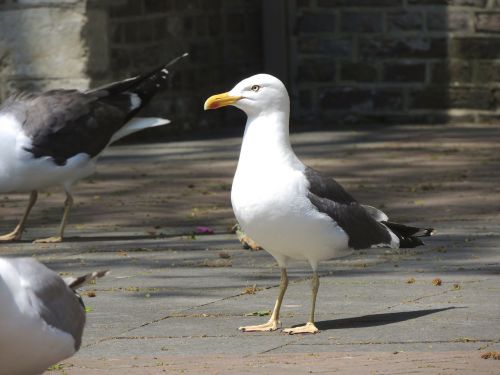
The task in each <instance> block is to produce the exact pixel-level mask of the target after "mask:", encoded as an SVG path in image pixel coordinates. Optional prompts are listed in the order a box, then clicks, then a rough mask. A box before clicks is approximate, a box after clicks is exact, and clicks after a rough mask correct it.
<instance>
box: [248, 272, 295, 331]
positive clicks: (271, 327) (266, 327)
mask: <svg viewBox="0 0 500 375" xmlns="http://www.w3.org/2000/svg"><path fill="white" fill-rule="evenodd" d="M287 287H288V275H287V273H286V268H282V269H281V280H280V291H279V294H278V298H277V299H276V303H275V304H274V310H273V313H272V314H271V318H269V321H268V322H267V323H264V324H260V325H256V326H246V327H240V328H239V330H240V331H243V332H264V331H275V330H277V329H278V327H279V326H280V325H281V323H280V321H279V319H280V309H281V302H282V301H283V296H284V295H285V292H286V288H287Z"/></svg>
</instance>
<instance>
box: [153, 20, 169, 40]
mask: <svg viewBox="0 0 500 375" xmlns="http://www.w3.org/2000/svg"><path fill="white" fill-rule="evenodd" d="M152 23H153V38H154V40H162V39H165V38H166V37H167V35H168V33H167V20H166V19H165V18H164V17H162V18H158V19H155V20H154V21H153V22H152Z"/></svg>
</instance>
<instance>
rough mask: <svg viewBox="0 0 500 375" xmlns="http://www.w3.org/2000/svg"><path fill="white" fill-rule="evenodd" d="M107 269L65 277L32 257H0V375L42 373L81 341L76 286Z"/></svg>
mask: <svg viewBox="0 0 500 375" xmlns="http://www.w3.org/2000/svg"><path fill="white" fill-rule="evenodd" d="M106 274H107V271H101V272H94V273H91V274H87V275H85V276H81V277H78V278H71V279H67V280H63V279H62V278H61V277H60V276H59V275H58V274H56V273H55V272H53V271H51V270H49V269H48V268H47V267H45V266H44V265H43V264H41V263H39V262H38V261H36V260H35V259H33V258H15V259H7V258H0V301H1V303H0V363H1V366H0V375H27V374H30V375H31V374H41V373H43V372H44V371H45V370H46V369H47V367H49V366H51V365H53V364H55V363H57V362H59V361H61V360H63V359H65V358H68V357H70V356H72V355H73V354H74V353H75V352H76V351H77V350H78V349H79V348H80V345H81V342H82V333H83V327H84V325H85V306H84V305H83V302H82V300H81V298H80V296H78V295H77V294H76V292H75V289H76V288H79V287H81V286H82V285H83V284H85V283H88V282H90V281H92V280H95V279H96V278H99V277H102V276H104V275H106Z"/></svg>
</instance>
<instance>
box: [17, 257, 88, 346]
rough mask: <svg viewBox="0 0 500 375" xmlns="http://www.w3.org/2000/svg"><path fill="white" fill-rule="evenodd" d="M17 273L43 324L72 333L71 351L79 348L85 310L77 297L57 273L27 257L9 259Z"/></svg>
mask: <svg viewBox="0 0 500 375" xmlns="http://www.w3.org/2000/svg"><path fill="white" fill-rule="evenodd" d="M11 261H12V265H13V266H14V268H16V270H17V272H18V273H19V274H20V275H21V276H22V277H23V279H25V280H27V281H28V283H29V285H30V286H31V290H32V292H33V295H34V298H35V299H36V300H34V301H32V306H33V307H34V308H36V309H38V313H39V315H40V316H41V317H42V319H43V320H45V322H47V324H49V325H51V326H53V327H55V328H58V329H60V330H61V331H63V332H66V333H68V334H70V335H71V336H73V338H74V340H75V350H78V349H79V348H80V345H81V342H82V334H83V327H84V326H85V310H84V307H83V305H82V303H81V300H80V299H79V297H78V296H77V295H76V294H75V293H74V292H73V290H71V289H70V288H69V287H68V286H67V285H66V283H65V282H64V281H63V279H61V277H59V275H58V274H56V273H55V272H53V271H51V270H50V269H48V268H47V267H45V266H44V265H43V264H41V263H39V262H37V261H36V260H35V259H31V258H17V259H11Z"/></svg>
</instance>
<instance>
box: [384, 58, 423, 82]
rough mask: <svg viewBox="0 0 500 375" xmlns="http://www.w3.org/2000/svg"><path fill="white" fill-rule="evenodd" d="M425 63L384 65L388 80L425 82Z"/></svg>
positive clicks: (385, 76) (385, 79)
mask: <svg viewBox="0 0 500 375" xmlns="http://www.w3.org/2000/svg"><path fill="white" fill-rule="evenodd" d="M425 70H426V68H425V63H397V64H394V63H393V64H386V65H384V74H383V80H384V81H386V82H425Z"/></svg>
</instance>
